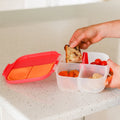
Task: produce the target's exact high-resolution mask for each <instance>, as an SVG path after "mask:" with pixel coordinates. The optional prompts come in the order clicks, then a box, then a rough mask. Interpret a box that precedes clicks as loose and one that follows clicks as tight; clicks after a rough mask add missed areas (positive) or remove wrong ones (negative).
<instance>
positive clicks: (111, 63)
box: [107, 59, 117, 71]
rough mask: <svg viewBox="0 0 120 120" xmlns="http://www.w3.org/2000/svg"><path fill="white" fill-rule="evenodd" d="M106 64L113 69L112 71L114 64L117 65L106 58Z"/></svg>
mask: <svg viewBox="0 0 120 120" xmlns="http://www.w3.org/2000/svg"><path fill="white" fill-rule="evenodd" d="M107 64H108V66H109V67H110V68H112V69H113V71H114V69H115V68H116V66H117V64H116V63H114V62H113V61H112V60H111V59H108V61H107Z"/></svg>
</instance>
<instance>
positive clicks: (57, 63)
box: [3, 51, 109, 93]
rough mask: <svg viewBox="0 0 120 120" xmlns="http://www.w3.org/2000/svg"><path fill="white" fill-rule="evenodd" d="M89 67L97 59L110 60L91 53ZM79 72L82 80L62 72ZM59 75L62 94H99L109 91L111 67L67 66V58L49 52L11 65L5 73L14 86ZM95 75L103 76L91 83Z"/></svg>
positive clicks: (58, 81)
mask: <svg viewBox="0 0 120 120" xmlns="http://www.w3.org/2000/svg"><path fill="white" fill-rule="evenodd" d="M87 53H88V60H89V63H91V62H93V61H94V60H95V59H97V58H100V59H101V60H108V59H109V56H108V55H107V54H104V53H99V52H87ZM65 70H66V71H69V70H78V71H79V76H78V77H65V76H60V75H59V72H60V71H65ZM53 72H55V73H56V79H57V85H58V87H59V89H60V90H62V91H81V92H91V93H98V92H101V91H102V90H103V89H104V88H105V80H106V78H107V75H108V73H109V67H108V65H106V66H100V65H92V64H83V63H66V62H65V56H64V55H63V56H62V55H61V54H59V53H58V52H56V51H48V52H42V53H36V54H30V55H24V56H22V57H20V58H18V59H17V60H16V61H15V62H14V63H12V64H8V65H7V66H6V68H5V69H4V71H3V76H4V77H5V79H6V81H7V82H8V83H10V84H18V83H25V82H34V81H39V80H43V79H45V78H47V77H49V76H50V75H51V74H52V73H53ZM93 73H99V74H101V75H102V77H101V78H99V79H90V76H91V75H92V74H93Z"/></svg>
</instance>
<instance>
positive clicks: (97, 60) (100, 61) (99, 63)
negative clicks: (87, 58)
mask: <svg viewBox="0 0 120 120" xmlns="http://www.w3.org/2000/svg"><path fill="white" fill-rule="evenodd" d="M90 64H95V65H103V66H105V65H107V61H105V60H103V61H102V60H101V59H99V58H97V59H95V61H93V62H91V63H90Z"/></svg>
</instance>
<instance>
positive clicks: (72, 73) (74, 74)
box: [59, 70, 79, 77]
mask: <svg viewBox="0 0 120 120" xmlns="http://www.w3.org/2000/svg"><path fill="white" fill-rule="evenodd" d="M59 75H60V76H66V77H78V75H79V71H78V70H70V71H61V72H59Z"/></svg>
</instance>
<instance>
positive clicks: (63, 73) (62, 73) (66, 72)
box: [59, 71, 68, 76]
mask: <svg viewBox="0 0 120 120" xmlns="http://www.w3.org/2000/svg"><path fill="white" fill-rule="evenodd" d="M59 75H60V76H68V71H61V72H59Z"/></svg>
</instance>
